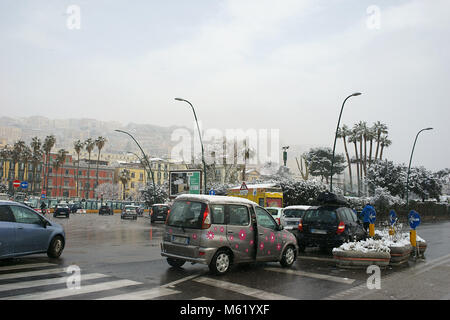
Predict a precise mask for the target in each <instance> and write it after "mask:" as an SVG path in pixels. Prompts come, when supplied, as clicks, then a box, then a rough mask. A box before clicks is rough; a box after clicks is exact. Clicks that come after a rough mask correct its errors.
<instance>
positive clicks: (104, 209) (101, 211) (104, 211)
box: [98, 205, 113, 215]
mask: <svg viewBox="0 0 450 320" xmlns="http://www.w3.org/2000/svg"><path fill="white" fill-rule="evenodd" d="M98 214H100V215H105V214H107V215H112V214H113V211H112V210H111V207H110V206H107V205H104V206H101V207H100V209H99V210H98Z"/></svg>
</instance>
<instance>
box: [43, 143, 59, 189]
mask: <svg viewBox="0 0 450 320" xmlns="http://www.w3.org/2000/svg"><path fill="white" fill-rule="evenodd" d="M55 143H56V138H55V136H54V135H50V136H46V137H45V140H44V144H43V145H42V149H43V151H44V154H45V170H44V189H45V190H47V189H48V176H49V174H50V173H49V167H50V152H51V150H52V148H53V147H54V145H55Z"/></svg>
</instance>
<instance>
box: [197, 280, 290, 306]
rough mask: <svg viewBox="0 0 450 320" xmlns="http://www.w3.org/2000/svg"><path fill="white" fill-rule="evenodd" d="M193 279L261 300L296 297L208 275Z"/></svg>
mask: <svg viewBox="0 0 450 320" xmlns="http://www.w3.org/2000/svg"><path fill="white" fill-rule="evenodd" d="M193 281H196V282H199V283H202V284H206V285H208V286H213V287H217V288H220V289H225V290H229V291H234V292H237V293H240V294H243V295H246V296H250V297H254V298H257V299H261V300H295V299H294V298H291V297H287V296H283V295H280V294H276V293H270V292H267V291H264V290H259V289H255V288H250V287H247V286H243V285H240V284H235V283H230V282H226V281H221V280H216V279H212V278H208V277H200V278H196V279H194V280H193Z"/></svg>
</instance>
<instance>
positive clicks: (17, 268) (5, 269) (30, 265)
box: [0, 263, 57, 271]
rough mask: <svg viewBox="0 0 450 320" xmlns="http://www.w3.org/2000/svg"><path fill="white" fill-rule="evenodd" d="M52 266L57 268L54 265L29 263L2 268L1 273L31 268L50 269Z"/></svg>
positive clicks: (0, 268)
mask: <svg viewBox="0 0 450 320" xmlns="http://www.w3.org/2000/svg"><path fill="white" fill-rule="evenodd" d="M50 266H52V267H55V266H57V265H56V264H54V263H28V264H20V265H14V266H4V267H0V271H11V270H20V269H29V268H39V267H50Z"/></svg>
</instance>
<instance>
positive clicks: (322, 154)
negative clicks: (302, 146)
mask: <svg viewBox="0 0 450 320" xmlns="http://www.w3.org/2000/svg"><path fill="white" fill-rule="evenodd" d="M304 158H305V160H306V162H307V163H308V171H309V174H310V175H311V176H314V177H321V179H322V181H323V179H325V181H326V183H327V184H328V179H329V178H330V173H331V163H332V160H333V150H332V149H331V148H311V149H310V150H309V151H308V152H307V153H305V154H304ZM345 168H346V164H345V158H344V156H343V155H342V154H335V155H334V164H333V175H335V174H341V173H342V172H344V170H345Z"/></svg>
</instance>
